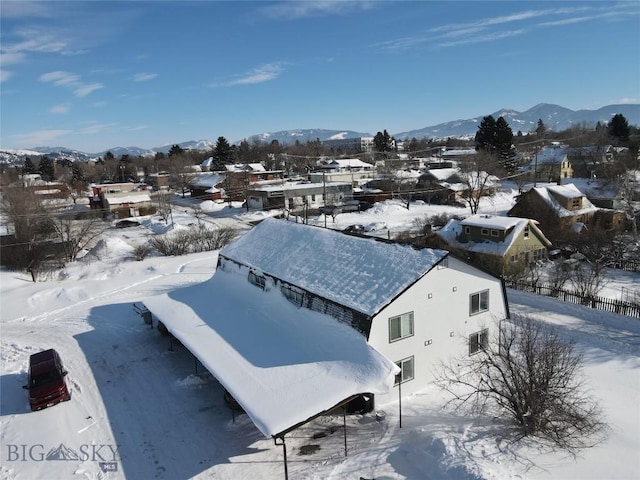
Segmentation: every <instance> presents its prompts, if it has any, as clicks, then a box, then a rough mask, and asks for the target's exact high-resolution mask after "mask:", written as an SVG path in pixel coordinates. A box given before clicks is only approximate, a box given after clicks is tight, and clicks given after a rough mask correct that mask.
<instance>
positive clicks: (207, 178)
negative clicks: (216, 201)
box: [189, 173, 225, 188]
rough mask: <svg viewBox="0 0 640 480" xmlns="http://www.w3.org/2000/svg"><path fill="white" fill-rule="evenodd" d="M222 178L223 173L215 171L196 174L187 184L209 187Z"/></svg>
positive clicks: (221, 180) (216, 183)
mask: <svg viewBox="0 0 640 480" xmlns="http://www.w3.org/2000/svg"><path fill="white" fill-rule="evenodd" d="M224 179H225V176H224V175H219V174H217V173H203V174H202V175H198V176H197V177H196V178H194V179H193V180H192V181H191V182H189V184H190V185H191V186H193V187H200V188H207V187H209V188H211V187H215V186H216V185H218V184H219V183H221V182H223V181H224Z"/></svg>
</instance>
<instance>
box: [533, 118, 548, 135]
mask: <svg viewBox="0 0 640 480" xmlns="http://www.w3.org/2000/svg"><path fill="white" fill-rule="evenodd" d="M545 133H547V126H546V125H545V124H544V122H543V121H542V119H541V118H539V119H538V126H537V127H536V135H537V136H538V138H544V135H545Z"/></svg>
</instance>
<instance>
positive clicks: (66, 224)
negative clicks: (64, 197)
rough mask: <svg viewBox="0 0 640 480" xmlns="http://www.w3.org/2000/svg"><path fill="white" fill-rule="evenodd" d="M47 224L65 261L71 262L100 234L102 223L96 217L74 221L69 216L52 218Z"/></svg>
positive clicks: (102, 229) (102, 227) (102, 228)
mask: <svg viewBox="0 0 640 480" xmlns="http://www.w3.org/2000/svg"><path fill="white" fill-rule="evenodd" d="M49 224H50V225H51V228H52V229H53V231H54V232H55V234H56V236H57V237H58V239H59V240H60V244H61V245H62V250H63V252H64V256H65V260H66V261H68V262H73V261H75V260H76V258H77V257H78V254H79V253H80V252H81V251H82V250H84V249H85V248H87V247H88V246H89V245H90V244H91V243H92V242H93V241H94V240H95V239H96V238H98V237H99V236H100V235H101V234H102V232H104V223H103V222H102V220H101V219H100V218H99V217H97V216H94V217H89V218H84V219H82V220H75V219H74V218H73V216H72V215H70V214H63V215H59V216H52V217H50V218H49Z"/></svg>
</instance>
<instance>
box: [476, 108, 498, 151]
mask: <svg viewBox="0 0 640 480" xmlns="http://www.w3.org/2000/svg"><path fill="white" fill-rule="evenodd" d="M495 142H496V120H495V118H493V115H487V116H486V117H483V118H482V121H481V122H480V125H478V131H477V132H476V136H475V144H476V150H483V151H485V152H488V153H491V152H494V151H495Z"/></svg>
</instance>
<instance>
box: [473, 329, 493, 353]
mask: <svg viewBox="0 0 640 480" xmlns="http://www.w3.org/2000/svg"><path fill="white" fill-rule="evenodd" d="M488 345H489V329H487V328H485V329H484V330H480V331H479V332H475V333H472V334H471V335H469V355H473V354H474V353H478V352H479V351H480V350H481V349H482V350H484V349H485V348H487V346H488Z"/></svg>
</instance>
